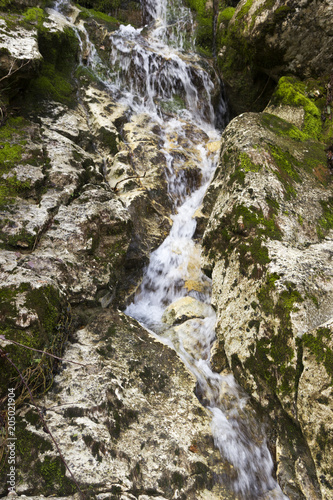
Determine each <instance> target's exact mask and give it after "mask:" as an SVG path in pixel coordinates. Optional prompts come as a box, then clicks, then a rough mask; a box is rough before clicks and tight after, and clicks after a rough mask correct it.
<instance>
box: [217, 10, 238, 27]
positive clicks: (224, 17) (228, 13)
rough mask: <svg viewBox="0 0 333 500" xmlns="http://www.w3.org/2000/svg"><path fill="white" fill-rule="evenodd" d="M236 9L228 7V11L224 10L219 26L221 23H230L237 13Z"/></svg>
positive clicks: (220, 16) (220, 15)
mask: <svg viewBox="0 0 333 500" xmlns="http://www.w3.org/2000/svg"><path fill="white" fill-rule="evenodd" d="M235 10H236V9H235V8H234V7H227V8H226V9H223V10H222V11H221V12H220V13H219V17H218V24H220V23H221V22H223V21H224V22H226V21H227V22H228V21H230V19H231V18H232V17H233V15H234V13H235Z"/></svg>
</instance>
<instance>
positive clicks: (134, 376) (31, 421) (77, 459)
mask: <svg viewBox="0 0 333 500" xmlns="http://www.w3.org/2000/svg"><path fill="white" fill-rule="evenodd" d="M74 339H75V340H74V342H72V343H71V344H70V345H68V346H67V349H66V353H65V356H64V361H63V362H62V368H63V371H62V372H61V374H59V375H58V376H57V377H56V378H55V381H54V385H53V390H52V391H51V392H50V393H49V395H47V396H45V397H44V398H43V399H41V400H39V401H38V405H39V406H40V407H43V408H45V409H46V412H45V421H46V422H47V425H48V427H49V429H50V431H51V433H52V435H53V436H54V438H55V439H56V441H57V443H58V445H59V447H60V449H61V452H62V454H63V456H64V457H65V460H66V462H67V463H68V465H69V467H70V469H71V471H72V473H73V474H74V476H75V479H76V480H77V481H78V483H79V484H80V486H81V488H82V490H84V491H87V493H88V492H89V491H91V490H93V492H94V494H95V495H96V498H100V499H102V498H109V497H110V495H111V494H113V495H118V496H119V498H124V499H125V498H128V499H132V498H133V499H134V498H137V499H139V498H141V500H143V499H148V498H156V497H158V498H179V497H181V495H186V498H189V499H192V498H193V499H208V498H211V499H218V498H225V499H232V498H234V497H233V496H232V495H231V494H230V493H228V491H225V490H224V488H223V487H222V486H221V484H220V481H221V478H222V477H223V474H224V473H225V471H226V467H227V465H225V464H224V463H223V461H222V459H221V457H220V454H219V452H218V450H217V449H216V448H215V447H214V444H213V440H212V437H211V429H210V420H211V417H210V414H209V412H208V411H207V410H206V409H204V408H203V407H202V406H201V405H200V403H199V401H198V400H197V398H196V397H195V395H194V389H195V384H196V382H195V380H194V379H193V377H192V375H190V373H189V372H188V371H187V370H186V369H185V367H184V365H183V363H182V362H181V361H180V360H179V358H178V357H177V355H176V353H175V352H174V351H173V350H171V349H170V348H169V347H167V346H165V345H163V344H162V343H161V342H160V341H158V340H156V339H155V338H154V337H152V336H151V335H150V334H148V333H147V331H146V330H144V329H143V328H141V327H140V326H139V325H138V324H137V323H136V322H135V321H134V320H132V319H131V318H128V317H126V316H125V315H123V314H121V313H117V312H112V311H104V312H97V313H96V314H95V315H92V319H91V320H90V322H89V324H88V325H87V326H85V327H84V328H81V329H79V330H78V331H77V332H76V333H75V336H74ZM72 362H78V363H81V364H83V365H84V366H82V365H76V364H73V363H72ZM17 427H18V429H17V435H18V436H19V439H21V440H22V441H20V442H19V443H18V445H17V449H26V448H27V447H28V446H31V444H30V445H29V444H28V443H34V444H32V446H31V448H29V453H27V454H25V453H18V457H17V471H18V474H19V477H18V481H17V485H18V486H17V492H18V493H19V494H27V495H29V492H30V491H32V489H33V491H34V492H35V495H38V494H43V495H45V496H47V495H49V494H51V493H53V494H57V493H58V494H60V493H62V495H64V494H65V495H69V496H68V497H67V496H66V498H73V497H71V496H70V494H69V493H70V491H72V490H71V488H72V486H71V484H72V483H71V482H70V477H69V475H68V473H67V472H66V474H65V471H64V466H63V464H62V463H61V461H60V459H59V456H58V454H57V452H56V450H55V449H54V446H53V444H52V441H51V439H50V437H49V436H48V435H47V434H46V433H45V432H44V430H43V425H42V424H41V422H40V421H39V419H38V417H37V416H36V410H35V409H34V408H33V406H31V405H28V406H27V407H26V408H25V409H23V410H21V411H20V413H19V415H18V416H17ZM59 470H61V471H62V472H61V474H60V473H59V472H58V471H59ZM33 471H37V477H36V476H35V474H36V472H33ZM50 471H52V472H51V474H52V475H50ZM1 488H3V486H1V487H0V491H1V492H3V490H2V489H1ZM8 498H9V497H8ZM33 498H39V497H38V496H37V497H33Z"/></svg>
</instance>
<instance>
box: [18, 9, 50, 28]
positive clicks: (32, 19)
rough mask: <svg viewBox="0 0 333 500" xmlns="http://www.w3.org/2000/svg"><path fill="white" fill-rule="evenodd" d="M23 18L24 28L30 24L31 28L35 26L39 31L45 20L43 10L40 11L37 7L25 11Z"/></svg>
mask: <svg viewBox="0 0 333 500" xmlns="http://www.w3.org/2000/svg"><path fill="white" fill-rule="evenodd" d="M23 16H24V24H25V26H26V25H27V24H31V25H33V26H37V28H38V29H40V28H42V26H43V23H44V20H45V11H44V10H43V9H40V8H39V7H33V8H31V9H28V10H26V11H25V13H24V14H23ZM26 27H27V26H26Z"/></svg>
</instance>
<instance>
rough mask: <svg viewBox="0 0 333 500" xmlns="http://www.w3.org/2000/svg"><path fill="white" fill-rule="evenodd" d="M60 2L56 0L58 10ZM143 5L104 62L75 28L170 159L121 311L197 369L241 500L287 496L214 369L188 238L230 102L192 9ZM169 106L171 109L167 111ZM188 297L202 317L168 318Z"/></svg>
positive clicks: (202, 286)
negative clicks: (189, 169)
mask: <svg viewBox="0 0 333 500" xmlns="http://www.w3.org/2000/svg"><path fill="white" fill-rule="evenodd" d="M61 6H62V4H61V3H60V2H58V4H57V9H58V11H61ZM145 11H146V17H147V18H148V19H149V20H150V22H149V25H148V26H146V27H145V28H143V29H142V28H141V29H135V28H133V27H132V26H130V25H129V26H120V28H119V29H118V30H117V31H116V32H114V33H113V34H111V35H110V38H111V46H112V50H111V53H110V65H109V66H107V65H106V64H105V62H104V63H103V62H102V61H101V59H100V58H99V57H98V55H97V51H96V49H95V47H94V46H93V44H92V43H91V42H90V40H89V36H88V33H87V31H86V29H85V27H84V24H83V22H82V21H81V22H80V23H76V24H75V26H74V27H75V29H76V32H77V34H78V37H79V39H80V43H81V47H82V50H83V46H85V50H86V51H87V56H86V58H85V64H86V65H88V66H89V67H90V68H91V70H92V71H94V72H95V74H96V75H97V76H98V77H99V78H100V80H101V81H103V83H104V85H105V87H106V88H107V89H108V90H109V91H110V92H111V93H112V95H113V96H117V99H118V101H120V102H122V103H124V104H126V106H127V107H128V108H129V109H130V110H131V113H133V114H135V113H145V114H149V116H150V117H151V120H152V121H154V122H156V123H157V124H158V125H159V127H160V129H161V130H162V132H161V134H162V139H163V147H162V149H161V152H162V153H164V155H165V158H166V160H167V170H166V173H165V174H166V178H167V179H168V184H169V196H170V198H171V199H172V202H173V206H174V212H173V214H172V220H173V225H172V229H171V231H170V234H169V236H168V237H167V238H166V240H165V241H164V242H163V243H162V244H161V246H160V247H159V248H158V249H157V250H155V251H154V252H153V253H152V254H151V257H150V262H149V265H148V266H147V268H146V269H145V272H144V277H143V281H142V284H141V286H140V288H139V290H138V291H137V293H136V295H135V297H134V300H133V302H132V303H131V304H130V305H128V307H127V309H126V311H125V312H126V314H128V315H129V316H131V317H133V318H136V319H137V320H138V321H140V322H141V323H142V325H144V326H145V327H146V328H148V329H149V330H150V331H151V332H154V333H155V334H156V335H159V336H160V338H162V339H163V341H164V342H165V343H167V344H168V345H169V346H171V347H172V348H173V349H175V350H176V351H177V352H178V354H179V356H180V357H181V359H182V360H183V362H184V363H185V364H186V366H187V367H188V369H189V370H190V371H191V372H192V373H193V374H194V375H195V377H196V379H197V388H198V390H197V394H198V398H199V399H200V401H201V402H202V403H203V404H204V405H205V406H206V407H207V408H208V410H209V411H210V412H211V416H212V423H211V428H212V433H213V437H214V442H215V445H216V447H218V449H219V450H220V453H221V456H222V457H223V458H224V459H225V460H227V461H228V462H229V463H230V464H231V465H232V467H233V470H234V474H233V477H232V478H230V485H231V487H232V489H233V490H234V492H235V494H236V495H238V497H239V498H242V499H245V500H251V499H259V498H265V499H273V498H274V499H286V498H287V497H285V496H284V495H283V493H282V491H281V490H280V488H279V486H278V485H277V483H276V481H275V480H274V478H273V476H272V472H273V461H272V458H271V456H270V454H269V451H268V448H267V446H266V442H265V438H264V435H263V432H262V430H261V429H260V426H259V424H257V423H256V421H255V418H253V417H252V418H251V416H249V415H250V413H249V412H248V410H247V409H246V408H247V406H248V405H247V400H248V398H247V396H246V395H245V394H244V393H243V392H242V391H241V390H240V388H239V387H238V386H237V384H236V382H235V380H234V378H233V376H232V375H226V376H222V375H220V374H217V373H214V372H213V371H212V370H211V368H210V350H211V346H212V343H213V341H214V338H215V331H214V325H215V314H214V311H213V309H212V308H211V307H210V305H209V304H210V294H211V283H210V280H209V279H208V278H207V277H206V276H204V275H203V274H202V272H201V270H200V245H199V244H198V242H197V241H195V239H193V236H194V234H195V230H196V220H195V218H194V214H195V212H196V210H197V209H198V207H199V206H200V204H201V203H202V199H203V196H204V194H205V191H206V189H207V187H208V184H209V182H210V180H211V177H212V175H213V173H214V170H215V167H216V164H217V160H218V148H216V144H217V143H218V141H219V140H220V131H219V130H218V129H217V128H216V126H215V125H216V123H217V119H216V111H215V110H216V109H217V107H219V121H220V123H223V121H224V122H225V123H226V121H227V110H226V107H225V105H224V103H223V101H222V100H221V99H218V98H216V96H217V95H218V92H217V91H216V83H213V81H212V78H211V75H212V70H211V68H210V67H209V66H208V64H207V63H205V61H204V60H203V59H202V58H201V57H199V56H198V55H196V54H195V53H194V51H193V36H192V29H193V20H192V16H191V12H190V10H189V9H187V8H185V7H184V6H182V5H179V3H177V2H176V1H174V0H146V2H145ZM59 15H60V14H59ZM75 18H76V16H75V9H74V16H73V15H72V17H71V18H68V15H67V19H69V21H68V22H71V23H72V24H73V23H75ZM213 95H215V102H214V103H213V99H212V96H213ZM214 108H215V110H214ZM170 109H171V110H172V112H166V110H170ZM189 129H193V134H189V133H188V130H189ZM183 139H186V141H187V144H188V148H187V149H188V151H190V152H191V158H192V160H193V162H194V164H195V165H196V168H197V169H200V173H201V179H202V180H201V183H200V186H199V187H198V188H197V189H195V190H194V191H193V192H192V193H190V194H188V193H189V189H188V185H186V177H185V176H184V175H183V172H182V169H181V168H179V165H178V168H175V161H174V158H175V157H174V155H173V154H172V152H174V150H175V148H176V149H177V147H178V150H179V152H181V151H182V148H183V145H182V144H183V142H184V141H182V140H183ZM177 145H178V146H177ZM214 146H215V147H214ZM186 298H188V299H189V298H190V299H192V300H193V299H195V301H196V302H192V304H196V306H197V307H200V308H201V309H200V310H204V311H205V317H204V318H202V317H201V318H200V319H198V318H195V317H194V318H193V319H189V320H188V321H186V322H184V323H182V324H181V325H179V326H176V327H171V326H168V325H167V324H166V322H165V310H166V308H167V307H168V306H169V305H170V304H174V303H175V304H176V305H175V307H176V306H177V302H178V304H181V303H182V302H179V301H182V300H184V299H186ZM194 316H195V315H194Z"/></svg>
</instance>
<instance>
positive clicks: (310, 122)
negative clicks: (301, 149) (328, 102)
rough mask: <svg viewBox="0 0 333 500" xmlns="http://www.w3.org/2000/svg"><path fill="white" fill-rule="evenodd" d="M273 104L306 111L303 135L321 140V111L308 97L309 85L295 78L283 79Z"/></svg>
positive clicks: (273, 98) (276, 91)
mask: <svg viewBox="0 0 333 500" xmlns="http://www.w3.org/2000/svg"><path fill="white" fill-rule="evenodd" d="M271 102H272V104H273V105H279V104H285V105H288V106H295V107H301V108H303V109H304V111H305V116H304V127H303V130H302V132H303V134H305V136H306V137H307V138H310V137H311V138H313V139H316V140H320V139H321V136H322V121H321V113H320V109H319V108H318V107H317V106H316V104H315V103H314V102H313V100H312V99H311V98H310V97H308V92H307V84H306V83H305V82H302V81H300V80H298V79H297V78H294V77H282V78H280V80H279V83H278V85H277V88H276V90H275V92H274V94H273V96H272V101H271ZM302 140H303V139H302Z"/></svg>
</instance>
